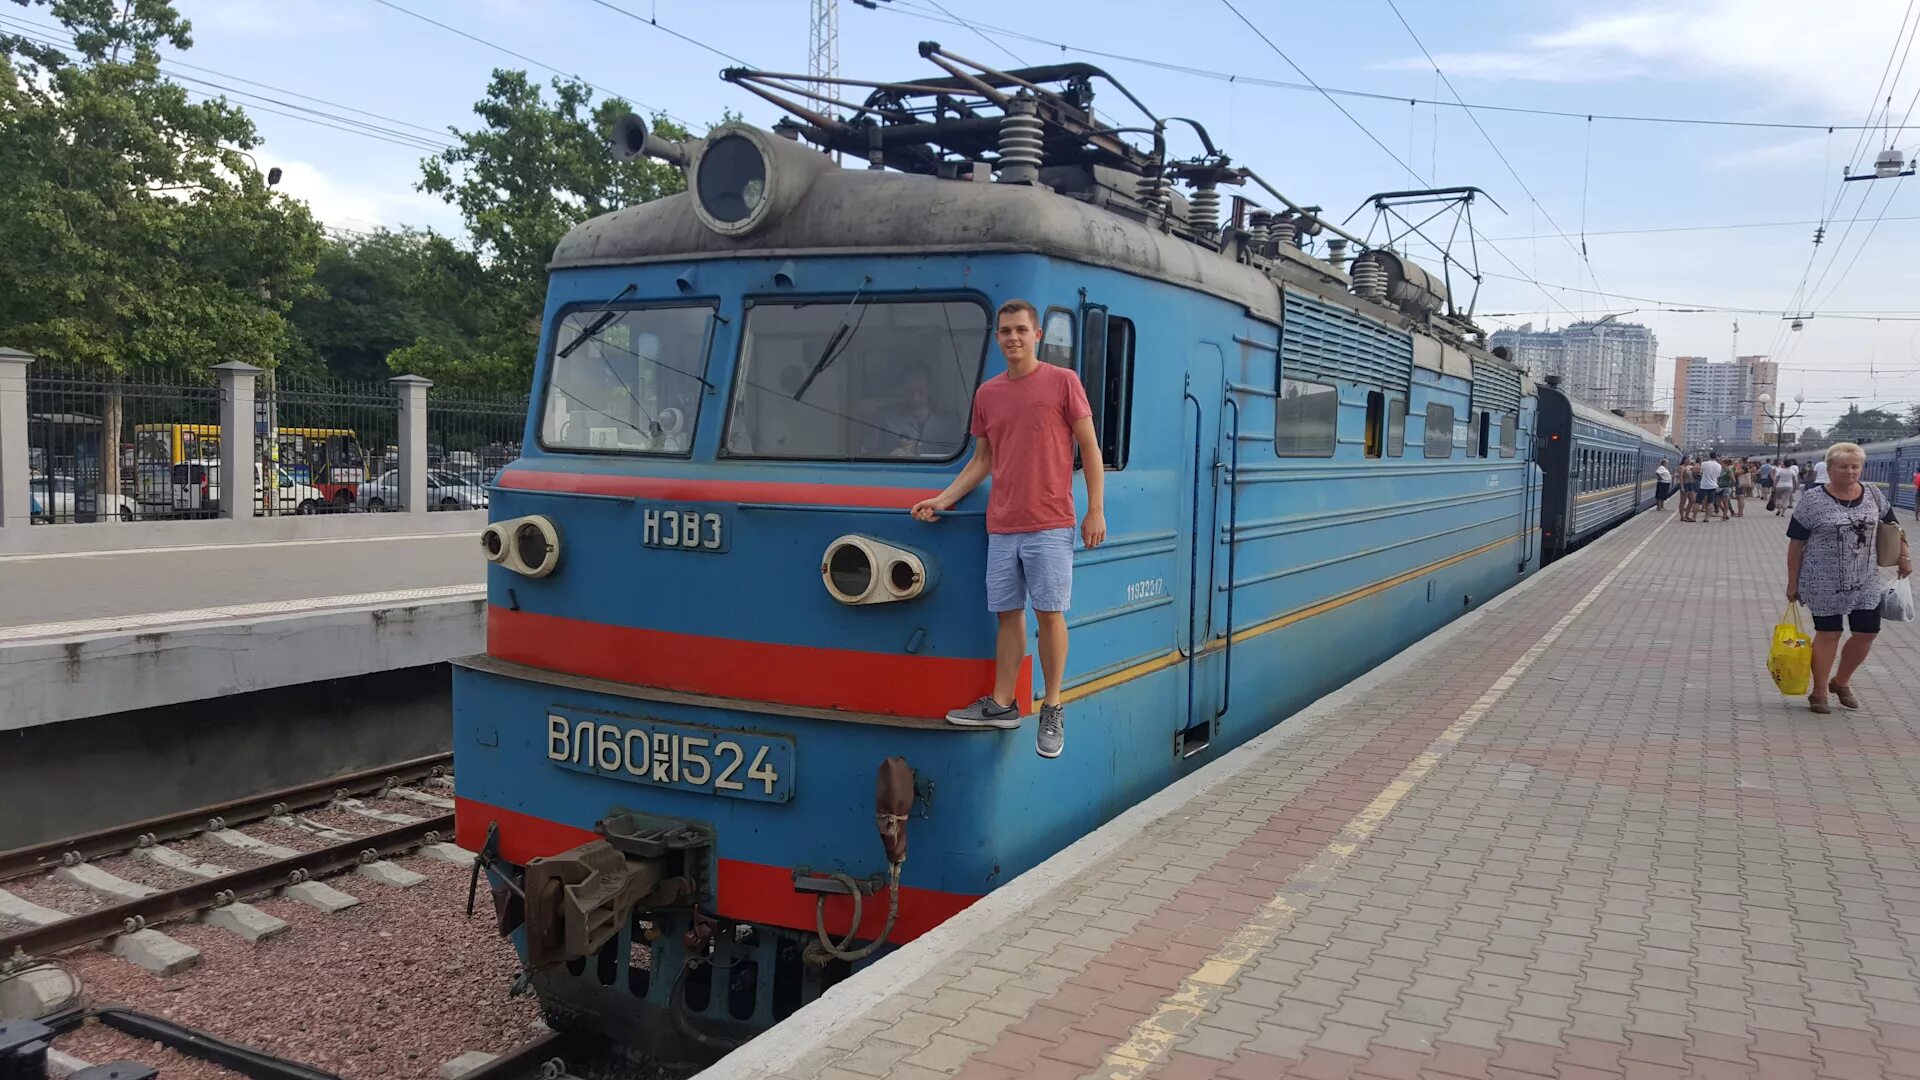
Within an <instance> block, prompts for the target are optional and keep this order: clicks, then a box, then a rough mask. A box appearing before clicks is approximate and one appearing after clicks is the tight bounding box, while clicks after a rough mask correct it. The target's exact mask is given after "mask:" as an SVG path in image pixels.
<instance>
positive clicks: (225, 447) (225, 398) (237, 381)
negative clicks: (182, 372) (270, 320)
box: [213, 360, 270, 521]
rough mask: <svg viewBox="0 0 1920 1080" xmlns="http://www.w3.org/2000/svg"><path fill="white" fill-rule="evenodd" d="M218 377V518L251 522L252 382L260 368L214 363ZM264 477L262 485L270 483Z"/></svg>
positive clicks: (252, 461) (232, 362) (252, 505)
mask: <svg viewBox="0 0 1920 1080" xmlns="http://www.w3.org/2000/svg"><path fill="white" fill-rule="evenodd" d="M213 373H214V374H215V375H217V376H219V378H220V516H221V517H223V518H227V519H229V520H232V519H235V518H237V519H239V520H241V521H251V520H253V511H254V504H253V463H254V460H255V459H254V453H253V424H254V420H253V383H254V380H255V379H256V378H258V377H259V375H260V369H259V368H257V367H254V366H253V365H252V364H243V363H241V362H240V361H238V360H229V361H228V362H226V363H224V364H215V365H214V366H213ZM269 482H270V479H269V478H267V477H262V478H261V483H262V484H266V483H269Z"/></svg>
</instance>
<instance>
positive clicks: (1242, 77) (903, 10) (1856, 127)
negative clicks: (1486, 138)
mask: <svg viewBox="0 0 1920 1080" xmlns="http://www.w3.org/2000/svg"><path fill="white" fill-rule="evenodd" d="M874 10H877V11H892V12H895V13H898V14H900V15H905V16H908V17H910V18H916V19H923V20H927V21H929V22H937V23H943V24H945V25H948V26H956V27H961V28H962V29H971V28H975V27H977V28H978V29H979V30H981V31H986V32H991V33H994V34H999V35H1004V36H1006V37H1010V38H1013V39H1015V40H1017V41H1025V42H1029V43H1031V44H1034V45H1040V46H1044V47H1046V48H1049V49H1055V50H1058V51H1060V52H1062V53H1068V52H1072V53H1083V54H1085V55H1087V56H1097V57H1101V58H1103V59H1107V60H1119V61H1121V62H1123V63H1129V64H1139V65H1141V66H1142V67H1151V68H1157V69H1159V70H1162V71H1171V72H1175V73H1177V74H1182V75H1191V76H1194V77H1196V78H1204V79H1211V80H1214V81H1217V82H1227V83H1233V84H1235V85H1238V84H1240V83H1246V84H1249V85H1252V86H1264V87H1268V88H1271V89H1279V90H1294V91H1302V92H1312V93H1320V94H1331V95H1334V96H1336V97H1351V98H1365V99H1370V100H1373V101H1391V102H1394V103H1395V104H1398V103H1401V102H1405V101H1409V100H1411V101H1414V102H1417V103H1419V104H1421V105H1433V106H1438V107H1441V108H1448V109H1475V110H1479V111H1481V112H1503V113H1518V114H1523V115H1529V116H1550V117H1558V118H1561V119H1567V120H1581V121H1585V120H1590V119H1591V120H1606V121H1612V122H1616V123H1629V124H1669V125H1682V126H1686V125H1698V126H1703V127H1726V128H1764V129H1773V130H1780V131H1826V130H1828V129H1830V128H1831V129H1832V130H1835V131H1861V130H1866V131H1879V130H1881V129H1882V125H1880V124H1875V123H1871V122H1869V123H1864V124H1834V123H1813V122H1799V121H1772V120H1734V119H1723V118H1713V117H1695V116H1659V115H1651V114H1635V113H1610V112H1605V111H1600V110H1578V111H1576V110H1572V109H1543V108H1533V107H1529V106H1524V105H1494V104H1488V103H1484V102H1455V101H1442V100H1438V99H1435V98H1422V97H1414V98H1409V97H1408V96H1407V95H1405V94H1389V93H1383V92H1379V91H1372V90H1355V89H1351V88H1346V87H1338V86H1328V85H1326V84H1324V83H1321V84H1308V83H1296V82H1288V81H1285V80H1282V79H1267V78H1261V77H1259V76H1256V75H1247V74H1244V73H1241V72H1231V71H1220V70H1216V69H1213V68H1205V67H1199V66H1196V65H1192V64H1180V63H1174V62H1172V61H1167V60H1156V59H1154V58H1152V57H1145V56H1135V55H1131V54H1128V53H1119V52H1114V51H1112V50H1106V49H1097V48H1092V47H1090V46H1087V45H1080V44H1073V43H1067V42H1061V41H1057V40H1054V39H1051V38H1043V37H1039V36H1037V35H1034V34H1029V33H1026V32H1024V31H1020V30H1013V29H1009V28H1006V27H1002V26H995V25H993V24H991V23H985V22H981V21H979V20H977V19H975V20H970V21H968V22H962V21H961V19H960V18H959V17H957V16H952V15H943V14H940V13H938V12H935V11H928V10H924V9H921V10H916V5H915V4H914V3H913V0H895V2H894V3H890V4H880V5H876V6H875V8H874ZM1896 130H1897V129H1896Z"/></svg>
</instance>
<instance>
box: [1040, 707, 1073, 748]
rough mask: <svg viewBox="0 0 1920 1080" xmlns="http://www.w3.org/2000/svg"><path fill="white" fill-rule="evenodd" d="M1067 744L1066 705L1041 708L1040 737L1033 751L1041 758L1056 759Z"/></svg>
mask: <svg viewBox="0 0 1920 1080" xmlns="http://www.w3.org/2000/svg"><path fill="white" fill-rule="evenodd" d="M1066 744H1067V709H1066V706H1064V705H1042V706H1040V736H1039V738H1037V739H1036V740H1034V744H1033V749H1034V751H1035V752H1036V753H1038V754H1039V755H1040V756H1041V757H1044V758H1056V757H1059V756H1060V750H1061V748H1062V747H1064V746H1066Z"/></svg>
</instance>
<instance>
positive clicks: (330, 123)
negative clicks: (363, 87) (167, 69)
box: [0, 16, 454, 153]
mask: <svg viewBox="0 0 1920 1080" xmlns="http://www.w3.org/2000/svg"><path fill="white" fill-rule="evenodd" d="M0 18H4V16H0ZM18 36H20V37H21V38H23V39H25V40H29V41H34V42H37V43H39V44H42V45H46V46H49V47H51V48H55V49H61V50H65V49H71V48H73V47H74V46H73V43H72V41H71V40H67V41H61V40H57V39H54V38H50V37H41V36H38V35H35V34H19V35H18ZM169 77H170V78H172V79H174V80H176V81H177V82H181V83H195V84H197V85H200V86H210V87H213V88H214V89H215V90H219V91H221V93H212V92H209V91H207V90H199V89H195V88H194V87H191V86H182V87H181V89H182V90H185V91H186V92H187V93H188V94H191V95H194V96H196V97H199V98H201V99H203V100H216V99H219V100H226V99H228V95H230V94H231V95H236V96H238V97H240V98H242V99H246V100H241V101H239V102H238V104H240V105H243V106H244V107H245V108H246V109H247V110H248V111H250V112H261V113H267V114H270V115H274V116H283V117H286V118H288V119H291V120H299V121H302V122H304V123H309V124H314V125H316V126H319V127H324V128H331V129H333V130H335V131H341V132H345V133H347V134H349V135H360V136H363V137H365V138H369V139H375V140H378V141H380V142H384V143H390V144H392V145H395V146H400V147H405V148H406V149H409V150H417V151H420V152H423V153H438V152H440V151H441V150H443V149H446V148H447V147H450V146H453V145H454V143H453V142H452V140H450V139H446V138H445V137H442V138H440V139H439V140H437V141H431V140H429V139H428V137H427V136H424V135H414V134H412V133H410V132H406V131H400V130H397V129H395V128H387V127H382V126H380V125H378V124H370V123H367V122H366V121H364V120H356V119H354V118H353V117H351V116H344V115H341V114H338V113H331V112H328V111H326V110H324V109H316V108H313V107H311V106H305V105H298V104H295V103H292V102H286V101H280V100H278V99H275V98H269V97H266V96H265V95H261V94H255V93H252V92H250V91H244V90H237V89H235V88H233V87H229V86H225V85H223V84H221V83H216V82H213V81H211V80H208V79H200V78H196V77H194V76H192V75H182V74H179V73H177V72H176V73H172V74H171V75H170V76H169ZM283 92H284V91H283ZM260 102H265V103H266V104H260ZM274 106H281V107H280V108H275V107H274ZM386 119H390V118H386ZM394 122H396V123H397V122H398V121H394Z"/></svg>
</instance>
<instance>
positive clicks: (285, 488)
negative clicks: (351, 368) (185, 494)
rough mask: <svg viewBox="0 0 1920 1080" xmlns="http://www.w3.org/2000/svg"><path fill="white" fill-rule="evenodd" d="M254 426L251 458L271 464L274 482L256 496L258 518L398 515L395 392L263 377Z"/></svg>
mask: <svg viewBox="0 0 1920 1080" xmlns="http://www.w3.org/2000/svg"><path fill="white" fill-rule="evenodd" d="M254 420H255V423H254V446H255V449H256V452H257V453H258V454H259V455H260V456H261V457H262V458H271V459H272V464H273V467H274V476H275V483H274V484H272V485H267V486H263V487H262V489H261V494H260V500H259V504H260V505H259V510H258V512H259V513H260V514H261V515H262V516H275V515H279V514H312V513H348V512H351V511H355V510H387V509H397V508H398V504H397V503H396V502H395V500H394V498H393V495H392V488H393V477H392V476H391V475H390V474H391V471H392V470H393V469H395V468H396V467H397V465H396V460H397V454H398V450H397V448H396V446H395V444H396V442H397V441H398V439H399V427H400V414H399V412H398V410H397V407H396V405H395V401H394V394H393V388H392V387H389V386H386V385H383V384H381V383H351V382H340V381H337V380H332V379H316V378H294V377H276V376H275V375H274V374H273V373H272V372H262V373H261V375H260V377H259V379H258V380H257V381H256V382H255V383H254ZM383 480H384V482H385V484H386V487H385V488H382V487H381V486H380V485H381V483H382V481H383ZM383 493H384V497H383Z"/></svg>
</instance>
